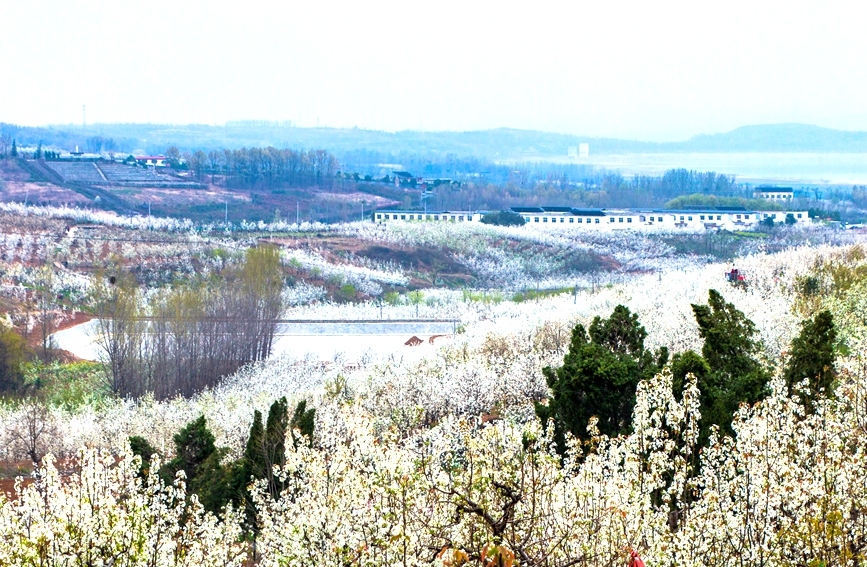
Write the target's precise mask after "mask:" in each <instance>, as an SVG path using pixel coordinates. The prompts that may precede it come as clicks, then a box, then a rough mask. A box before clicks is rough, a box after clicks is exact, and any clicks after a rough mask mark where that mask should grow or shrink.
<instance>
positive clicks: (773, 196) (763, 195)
mask: <svg viewBox="0 0 867 567" xmlns="http://www.w3.org/2000/svg"><path fill="white" fill-rule="evenodd" d="M753 197H755V198H756V199H765V200H768V201H777V202H780V203H791V202H792V199H793V198H794V197H795V192H794V191H793V190H792V188H791V187H756V190H755V191H753Z"/></svg>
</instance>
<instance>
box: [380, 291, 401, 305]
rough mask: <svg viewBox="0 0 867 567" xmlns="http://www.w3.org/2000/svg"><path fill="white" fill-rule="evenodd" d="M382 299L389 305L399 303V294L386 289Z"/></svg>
mask: <svg viewBox="0 0 867 567" xmlns="http://www.w3.org/2000/svg"><path fill="white" fill-rule="evenodd" d="M382 299H383V301H385V302H386V303H388V304H389V305H398V304H399V303H400V294H399V293H397V292H396V291H387V292H385V294H384V295H383V296H382Z"/></svg>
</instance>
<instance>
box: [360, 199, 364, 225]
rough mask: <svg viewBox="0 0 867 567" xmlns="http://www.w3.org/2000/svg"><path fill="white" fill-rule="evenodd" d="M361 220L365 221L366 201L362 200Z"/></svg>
mask: <svg viewBox="0 0 867 567" xmlns="http://www.w3.org/2000/svg"><path fill="white" fill-rule="evenodd" d="M361 222H364V201H362V202H361Z"/></svg>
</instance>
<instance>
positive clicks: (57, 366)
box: [24, 361, 108, 409]
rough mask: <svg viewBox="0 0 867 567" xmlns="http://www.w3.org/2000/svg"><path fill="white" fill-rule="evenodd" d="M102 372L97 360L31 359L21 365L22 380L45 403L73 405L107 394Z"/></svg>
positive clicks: (84, 403) (69, 406) (75, 406)
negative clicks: (46, 362) (38, 360)
mask: <svg viewBox="0 0 867 567" xmlns="http://www.w3.org/2000/svg"><path fill="white" fill-rule="evenodd" d="M104 372H105V366H104V365H103V364H101V363H99V362H89V361H81V362H70V363H66V364H64V363H60V362H51V363H48V364H45V363H42V362H32V363H28V364H27V365H26V367H25V369H24V383H25V387H26V388H27V389H30V390H34V393H35V394H37V395H38V396H39V397H41V398H43V399H44V400H45V402H46V403H48V404H50V405H55V406H62V407H64V408H67V409H76V408H80V407H84V406H87V405H89V404H94V403H98V402H99V401H100V400H102V399H103V398H105V397H106V396H107V395H108V390H107V388H106V386H105V374H104Z"/></svg>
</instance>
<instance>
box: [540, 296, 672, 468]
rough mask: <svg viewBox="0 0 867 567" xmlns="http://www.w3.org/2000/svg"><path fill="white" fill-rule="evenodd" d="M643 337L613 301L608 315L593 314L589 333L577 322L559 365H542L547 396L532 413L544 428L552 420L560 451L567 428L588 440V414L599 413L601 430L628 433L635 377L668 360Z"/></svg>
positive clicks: (648, 373)
mask: <svg viewBox="0 0 867 567" xmlns="http://www.w3.org/2000/svg"><path fill="white" fill-rule="evenodd" d="M646 336H647V332H646V331H645V330H644V327H642V326H641V324H640V323H639V322H638V317H637V316H636V315H633V314H632V313H630V312H629V309H627V308H626V307H624V306H622V305H618V306H617V307H616V308H615V309H614V312H613V313H612V314H611V316H610V317H609V318H608V319H602V318H601V317H596V318H595V319H594V320H593V322H592V323H591V325H590V332H589V334H588V332H587V331H586V330H585V329H584V327H583V326H582V325H577V326H576V327H575V328H574V329H573V330H572V340H571V343H570V345H569V352H568V353H567V354H566V356H565V358H564V359H563V365H562V366H561V367H560V368H557V369H553V368H551V367H546V368H544V369H543V373H544V375H545V380H546V381H547V383H548V387H549V388H550V389H551V398H550V400H549V401H548V405H547V406H545V405H542V404H539V403H536V404H535V408H536V415H538V417H539V419H540V420H541V421H542V423H543V424H545V427H547V426H548V420H549V419H553V423H554V438H555V440H556V442H557V446H558V450H559V451H560V452H561V453H562V452H565V450H566V446H565V433H566V432H567V431H568V432H570V433H572V434H573V435H574V436H575V437H577V438H578V439H581V440H582V441H585V442H586V441H587V440H588V434H587V424H588V422H589V420H590V418H591V417H593V416H596V417H597V418H598V423H597V427H598V429H599V431H600V433H603V434H606V435H609V436H616V435H621V434H623V433H627V432H629V430H630V428H631V425H632V409H633V407H634V406H635V390H636V388H637V386H638V382H640V381H641V380H643V379H645V378H649V377H651V376H653V375H654V374H656V373H657V372H659V370H660V369H661V368H662V367H663V366H664V365H665V363H666V362H667V361H668V350H667V349H665V348H661V349H659V350H658V351H657V352H656V353H652V352H651V351H649V350H646V349H645V348H644V339H645V337H646Z"/></svg>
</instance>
